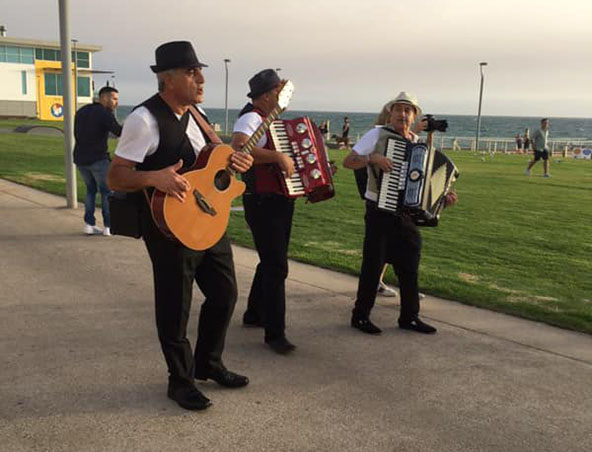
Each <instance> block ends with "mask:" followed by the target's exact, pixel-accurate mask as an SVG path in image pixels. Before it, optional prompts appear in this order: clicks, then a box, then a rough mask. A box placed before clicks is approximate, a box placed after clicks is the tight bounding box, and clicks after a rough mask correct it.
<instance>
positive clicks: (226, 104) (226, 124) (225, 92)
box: [224, 58, 230, 135]
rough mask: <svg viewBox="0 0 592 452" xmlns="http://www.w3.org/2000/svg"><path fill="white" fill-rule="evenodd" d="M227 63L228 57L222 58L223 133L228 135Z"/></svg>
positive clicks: (228, 61)
mask: <svg viewBox="0 0 592 452" xmlns="http://www.w3.org/2000/svg"><path fill="white" fill-rule="evenodd" d="M228 63H230V59H229V58H224V70H225V71H226V90H225V91H224V116H225V121H224V135H228Z"/></svg>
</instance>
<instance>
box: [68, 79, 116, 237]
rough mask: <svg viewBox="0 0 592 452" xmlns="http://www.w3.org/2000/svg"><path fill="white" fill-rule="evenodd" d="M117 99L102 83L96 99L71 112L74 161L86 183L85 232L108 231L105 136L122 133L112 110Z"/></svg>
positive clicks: (107, 153)
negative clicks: (100, 216)
mask: <svg viewBox="0 0 592 452" xmlns="http://www.w3.org/2000/svg"><path fill="white" fill-rule="evenodd" d="M118 102H119V91H117V90H116V89H115V88H112V87H110V86H104V87H103V88H101V89H100V91H99V98H98V101H97V102H93V103H92V104H88V105H85V106H84V107H82V108H80V109H79V110H78V111H77V112H76V115H75V116H74V138H75V139H76V144H75V145H74V163H75V164H76V166H78V171H79V172H80V175H81V176H82V179H83V180H84V185H85V186H86V196H85V198H84V228H83V232H84V233H85V234H87V235H93V234H101V233H102V234H103V235H105V236H109V235H111V231H110V227H111V219H110V217H109V203H108V201H107V198H108V196H109V188H108V187H107V181H106V178H107V170H108V169H109V162H110V160H111V159H110V158H109V150H108V144H107V140H108V138H109V133H112V134H113V135H116V136H120V135H121V125H120V124H119V123H118V122H117V119H115V115H114V114H113V112H114V111H115V109H116V108H117V104H118ZM97 190H98V191H99V192H100V193H101V211H102V214H103V227H104V229H101V228H99V227H98V226H97V223H96V219H95V202H96V197H97Z"/></svg>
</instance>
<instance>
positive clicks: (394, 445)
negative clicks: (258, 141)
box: [0, 180, 592, 452]
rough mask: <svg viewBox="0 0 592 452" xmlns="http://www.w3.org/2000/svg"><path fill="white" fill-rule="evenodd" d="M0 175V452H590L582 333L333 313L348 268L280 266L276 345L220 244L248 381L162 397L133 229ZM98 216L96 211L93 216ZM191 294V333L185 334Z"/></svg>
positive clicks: (231, 351)
mask: <svg viewBox="0 0 592 452" xmlns="http://www.w3.org/2000/svg"><path fill="white" fill-rule="evenodd" d="M64 205H65V201H64V200H63V199H61V198H58V197H55V196H51V195H47V194H44V193H40V192H37V191H35V190H31V189H29V188H26V187H22V186H18V185H15V184H12V183H9V182H6V181H2V180H0V244H1V245H0V246H1V248H0V284H1V286H0V287H1V289H2V290H1V291H0V308H1V312H2V315H1V316H0V359H1V361H0V365H1V369H2V371H1V374H0V450H2V451H10V452H18V451H52V452H53V451H188V450H192V451H206V450H207V451H434V452H436V451H438V452H443V451H455V452H456V451H471V452H474V451H500V452H502V451H503V452H507V451H516V452H525V451H533V452H534V451H536V452H542V451H570V452H575V451H590V450H592V337H590V336H588V335H584V334H578V333H573V332H569V331H563V330H560V329H557V328H553V327H549V326H546V325H542V324H538V323H534V322H529V321H525V320H521V319H516V318H513V317H509V316H505V315H501V314H496V313H492V312H489V311H484V310H481V309H476V308H472V307H467V306H464V305H461V304H458V303H455V302H452V301H445V300H440V299H435V298H432V297H427V298H426V299H425V300H424V301H423V308H422V313H423V315H424V317H425V318H426V319H429V320H430V321H431V323H434V324H435V325H436V326H437V327H438V329H439V331H438V334H437V335H435V336H423V335H419V334H416V333H411V332H406V331H401V330H399V329H398V328H395V324H396V318H397V312H398V307H397V306H396V305H395V303H394V302H393V301H392V299H385V298H383V299H380V300H379V303H378V305H377V307H376V309H375V313H374V314H373V319H374V320H375V321H376V323H377V324H378V325H380V326H381V327H383V328H384V330H385V331H384V334H383V335H382V336H381V337H370V336H366V335H363V334H361V333H359V332H357V331H355V330H352V329H351V328H350V327H349V326H348V321H349V313H350V309H351V306H352V300H353V297H354V293H355V290H356V279H355V278H353V277H350V276H346V275H342V274H338V273H334V272H330V271H327V270H322V269H318V268H314V267H311V266H308V265H304V264H300V263H296V262H291V267H290V276H289V279H288V282H287V292H288V294H289V295H288V325H289V329H288V336H289V338H290V339H291V340H293V341H294V343H296V344H297V345H298V350H297V352H296V353H295V354H294V355H292V356H287V357H284V356H278V355H275V354H273V353H271V352H270V351H269V350H267V349H266V348H265V347H264V345H263V344H262V333H261V330H258V329H247V328H243V327H242V326H241V325H240V317H241V314H242V312H243V310H244V307H245V297H246V295H247V293H248V288H249V284H250V280H251V278H252V276H253V271H254V267H255V265H256V263H257V259H256V255H255V254H254V253H253V251H251V250H247V249H243V248H238V247H236V248H235V260H236V269H237V276H238V281H239V289H240V295H239V303H238V305H237V309H236V312H235V315H234V319H233V322H232V325H231V327H230V330H229V334H228V338H227V347H226V352H225V362H226V364H227V366H228V367H229V368H230V369H233V370H236V371H240V372H244V373H245V374H247V375H248V376H249V377H250V378H251V384H250V385H249V386H248V387H247V388H244V389H241V390H225V389H223V388H220V387H218V386H217V385H216V384H214V383H211V382H207V383H199V384H198V386H199V387H200V388H201V389H202V390H203V391H204V392H205V393H206V395H208V397H210V398H211V399H212V400H213V402H214V405H213V406H212V407H211V408H210V409H209V410H207V411H205V412H202V413H191V412H187V411H184V410H182V409H180V408H179V407H178V406H177V405H176V404H174V403H173V402H171V401H170V400H169V399H167V398H166V395H165V391H166V369H165V366H164V360H163V359H162V356H161V353H160V349H159V345H158V341H157V338H156V332H155V326H154V317H153V316H154V314H153V306H152V283H151V271H150V265H149V260H148V257H147V255H146V252H145V250H144V247H143V244H142V242H141V241H136V240H133V239H126V238H123V237H109V238H107V237H102V236H92V237H86V236H83V235H82V233H81V232H80V231H81V229H82V228H81V226H82V211H81V210H80V209H79V210H76V211H72V210H68V209H65V208H64V207H63V206H64ZM97 213H99V212H97ZM201 300H202V298H201V295H200V294H199V292H198V291H197V290H196V294H195V305H194V307H193V310H192V316H191V324H190V327H189V331H190V333H191V338H192V341H193V340H194V338H195V329H196V319H197V315H198V311H199V309H198V305H199V303H200V302H201Z"/></svg>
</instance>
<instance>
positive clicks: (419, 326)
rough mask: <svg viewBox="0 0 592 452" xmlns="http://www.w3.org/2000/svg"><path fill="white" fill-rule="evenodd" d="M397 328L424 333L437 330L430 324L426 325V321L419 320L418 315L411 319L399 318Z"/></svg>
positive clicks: (432, 332)
mask: <svg viewBox="0 0 592 452" xmlns="http://www.w3.org/2000/svg"><path fill="white" fill-rule="evenodd" d="M399 328H401V329H403V330H411V331H417V332H418V333H424V334H434V333H435V332H436V331H438V330H436V328H434V327H433V326H432V325H428V324H427V323H424V322H422V321H421V320H419V317H415V318H414V319H411V320H399Z"/></svg>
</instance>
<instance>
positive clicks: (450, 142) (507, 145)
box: [434, 135, 592, 155]
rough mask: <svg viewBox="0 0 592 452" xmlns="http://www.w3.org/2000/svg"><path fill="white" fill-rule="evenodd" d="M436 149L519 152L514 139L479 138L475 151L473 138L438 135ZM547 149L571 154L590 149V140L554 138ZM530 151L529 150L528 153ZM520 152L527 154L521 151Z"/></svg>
mask: <svg viewBox="0 0 592 452" xmlns="http://www.w3.org/2000/svg"><path fill="white" fill-rule="evenodd" d="M434 144H435V145H436V147H438V148H440V149H452V150H459V151H479V152H488V153H490V154H495V153H496V152H500V153H503V154H513V153H517V152H520V150H519V149H517V148H516V141H515V140H514V138H503V137H480V138H479V149H475V137H450V136H445V135H440V136H439V137H436V139H435V140H434ZM549 148H550V150H551V153H553V154H558V155H559V154H563V155H567V154H571V153H572V151H573V150H574V149H585V148H588V149H592V140H590V139H585V138H554V139H550V140H549ZM531 150H532V146H531V149H530V150H529V151H531ZM522 152H527V151H525V150H522Z"/></svg>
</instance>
